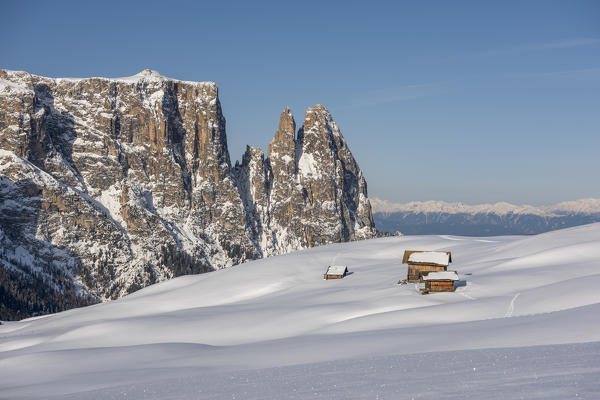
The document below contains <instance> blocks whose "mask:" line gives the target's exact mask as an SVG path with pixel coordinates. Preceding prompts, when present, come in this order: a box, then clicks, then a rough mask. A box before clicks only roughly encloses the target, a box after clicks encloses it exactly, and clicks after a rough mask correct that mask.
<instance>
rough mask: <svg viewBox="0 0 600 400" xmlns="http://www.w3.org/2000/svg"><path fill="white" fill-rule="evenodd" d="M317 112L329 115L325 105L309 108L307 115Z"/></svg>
mask: <svg viewBox="0 0 600 400" xmlns="http://www.w3.org/2000/svg"><path fill="white" fill-rule="evenodd" d="M315 111H318V112H324V113H327V114H329V110H328V109H327V107H325V106H324V105H323V104H315V106H314V107H309V108H307V109H306V113H311V112H315Z"/></svg>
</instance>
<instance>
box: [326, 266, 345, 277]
mask: <svg viewBox="0 0 600 400" xmlns="http://www.w3.org/2000/svg"><path fill="white" fill-rule="evenodd" d="M347 274H348V267H346V266H345V265H330V266H329V267H327V271H326V272H325V275H323V279H342V278H343V277H345V276H346V275H347Z"/></svg>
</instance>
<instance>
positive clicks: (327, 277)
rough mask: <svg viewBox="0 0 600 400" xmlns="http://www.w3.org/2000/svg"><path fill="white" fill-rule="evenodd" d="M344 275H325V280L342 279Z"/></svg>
mask: <svg viewBox="0 0 600 400" xmlns="http://www.w3.org/2000/svg"><path fill="white" fill-rule="evenodd" d="M343 277H344V275H327V274H325V275H324V276H323V278H325V279H342V278H343Z"/></svg>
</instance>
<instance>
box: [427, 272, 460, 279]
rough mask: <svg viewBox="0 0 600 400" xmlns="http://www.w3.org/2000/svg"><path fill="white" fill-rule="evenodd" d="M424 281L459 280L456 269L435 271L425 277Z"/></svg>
mask: <svg viewBox="0 0 600 400" xmlns="http://www.w3.org/2000/svg"><path fill="white" fill-rule="evenodd" d="M423 280H424V281H457V280H458V274H457V273H456V271H434V272H430V273H428V274H427V275H425V276H424V277H423Z"/></svg>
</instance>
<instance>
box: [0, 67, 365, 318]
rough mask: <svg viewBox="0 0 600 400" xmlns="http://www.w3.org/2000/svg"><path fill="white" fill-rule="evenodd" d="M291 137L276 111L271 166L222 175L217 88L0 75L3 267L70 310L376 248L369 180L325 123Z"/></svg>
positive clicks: (258, 157)
mask: <svg viewBox="0 0 600 400" xmlns="http://www.w3.org/2000/svg"><path fill="white" fill-rule="evenodd" d="M295 131H296V127H295V122H294V118H293V116H292V114H291V112H290V110H289V109H287V108H286V110H285V111H284V112H283V113H282V115H281V119H280V124H279V128H278V130H277V132H276V134H275V137H274V138H273V141H272V142H271V144H270V145H269V151H268V157H265V155H264V154H263V152H262V151H261V150H260V149H254V148H252V147H250V146H249V147H248V148H247V151H246V153H245V154H244V155H243V158H242V161H241V163H238V164H236V165H235V166H233V167H232V165H231V161H230V157H229V152H228V149H227V137H226V132H225V118H224V117H223V114H222V111H221V106H220V102H219V98H218V89H217V86H216V85H215V84H214V83H211V82H184V81H177V80H172V79H168V78H165V77H163V76H161V75H159V74H158V73H156V72H155V71H150V70H145V71H142V72H141V73H140V74H138V75H135V76H133V77H128V78H119V79H106V78H89V79H50V78H45V77H40V76H35V75H31V74H28V73H25V72H13V71H4V70H0V228H1V229H0V244H1V248H2V252H1V254H0V268H1V269H3V271H5V272H7V273H10V276H11V277H12V278H10V281H17V280H18V281H20V283H19V284H22V283H23V282H29V281H31V282H34V281H35V283H31V285H30V286H35V287H38V286H39V287H44V290H48V291H51V292H52V291H53V292H56V293H63V294H64V296H63V297H64V298H67V297H68V298H72V299H75V300H73V301H72V302H71V303H69V305H63V306H57V307H55V308H52V310H55V309H60V308H65V307H69V306H72V305H76V304H81V302H82V301H83V302H84V303H85V302H89V301H99V300H106V299H114V298H118V297H120V296H122V295H125V294H127V293H130V292H132V291H134V290H137V289H139V288H142V287H144V286H147V285H149V284H152V283H154V282H157V281H161V280H164V279H168V278H171V277H174V276H178V275H182V274H191V273H200V272H206V271H211V270H214V269H218V268H224V267H228V266H231V265H234V264H238V263H241V262H244V261H245V260H249V259H256V258H260V257H265V256H270V255H274V254H280V253H284V252H287V251H291V250H295V249H300V248H305V247H311V246H316V245H320V244H325V243H331V242H336V241H348V240H356V239H362V238H368V237H372V236H373V235H374V233H375V230H374V224H373V220H372V216H371V209H370V205H369V202H368V199H367V191H366V182H365V180H364V177H363V175H362V172H361V171H360V169H359V168H358V165H357V163H356V161H355V160H354V158H353V157H352V154H351V153H350V151H349V150H348V147H347V145H346V143H345V141H344V139H343V137H342V135H341V133H340V131H339V129H338V127H337V126H336V124H335V123H334V122H333V119H332V118H331V115H330V114H329V112H328V111H327V110H326V109H325V107H323V106H321V105H318V106H316V107H314V108H311V109H308V110H307V112H306V116H305V120H304V123H303V126H302V127H301V128H300V130H299V131H298V133H297V134H296V132H295ZM28 280H29V281H28ZM65 282H67V283H68V284H66V283H65ZM3 285H4V286H3V287H4V289H2V290H5V293H8V294H7V295H6V298H15V296H16V295H15V293H18V292H19V291H20V292H23V291H22V290H21V289H19V290H17V289H16V287H17V286H18V285H16V284H15V285H12V286H11V287H9V286H10V285H8V284H4V283H3ZM36 290H37V289H36ZM33 291H34V292H35V290H33ZM38 292H39V290H38ZM36 293H37V292H36ZM42 297H43V296H42ZM82 299H83V300H82ZM30 303H31V304H29V313H35V312H46V311H48V310H49V309H48V308H46V309H44V308H43V307H42V306H40V305H39V304H38V305H36V304H37V303H36V302H35V301H34V302H30ZM33 303H35V304H33ZM41 303H43V301H40V304H41ZM8 308H10V307H8ZM6 315H7V314H6V313H5V314H3V315H0V319H1V318H3V317H6ZM8 316H10V315H8Z"/></svg>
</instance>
